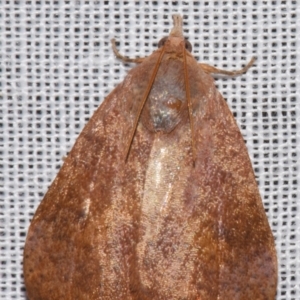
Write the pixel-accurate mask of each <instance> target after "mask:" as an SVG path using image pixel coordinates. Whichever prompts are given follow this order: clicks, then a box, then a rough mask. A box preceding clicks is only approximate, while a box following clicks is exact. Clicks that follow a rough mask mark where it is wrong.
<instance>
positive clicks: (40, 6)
mask: <svg viewBox="0 0 300 300" xmlns="http://www.w3.org/2000/svg"><path fill="white" fill-rule="evenodd" d="M299 9H300V2H299V1H296V0H295V1H290V0H289V1H282V0H272V1H262V0H257V1H254V0H253V1H250V0H245V1H223V0H222V1H221V0H220V1H219V0H215V1H204V0H203V1H142V0H141V1H138V0H137V1H96V0H95V1H83V0H78V1H73V0H53V1H50V0H49V1H46V0H40V1H25V0H16V1H10V0H7V1H4V0H0V14H1V17H0V35H1V40H0V41H1V48H0V56H1V60H0V61H1V75H0V76H1V79H0V84H1V92H0V97H1V101H0V114H1V127H0V132H1V135H0V153H1V156H0V158H1V163H0V172H1V174H0V176H1V177H0V179H1V184H0V187H1V190H0V247H1V248H0V275H1V276H0V278H1V279H0V299H1V300H2V299H25V287H24V283H23V276H22V251H23V247H24V241H25V236H26V232H27V229H28V226H29V223H30V220H31V218H32V216H33V214H34V212H35V210H36V208H37V206H38V204H39V202H40V201H41V199H42V197H43V194H44V193H45V192H46V191H47V188H48V187H49V185H50V183H51V181H52V180H53V179H54V177H55V175H56V173H57V172H58V170H59V168H60V166H61V164H62V159H63V157H64V155H66V153H67V152H68V151H69V150H70V149H71V147H72V145H73V144H74V141H75V139H76V137H77V136H78V134H79V132H80V131H81V129H82V128H83V126H84V125H85V123H86V122H87V121H88V119H89V117H90V116H91V114H92V113H93V111H94V110H95V109H96V107H97V106H98V105H99V104H100V103H101V101H102V100H103V99H104V97H105V95H107V94H108V93H109V92H110V91H111V90H112V89H113V88H114V86H115V85H116V84H117V83H119V82H120V81H122V79H123V78H124V76H125V74H126V72H127V71H128V70H129V69H130V68H131V67H132V65H130V64H123V63H122V62H120V61H118V60H117V59H116V58H115V57H114V55H113V52H112V50H111V45H110V39H111V38H113V37H115V38H116V39H117V41H118V42H119V46H118V47H119V49H120V51H121V52H122V53H123V54H125V55H127V56H130V57H136V56H145V55H148V54H150V53H151V52H152V51H153V50H154V49H156V45H157V42H158V41H159V40H160V38H161V37H163V36H165V35H167V33H168V32H169V29H170V27H171V25H172V19H171V15H172V14H173V13H180V14H182V15H184V16H185V18H184V30H185V35H186V36H187V37H188V38H189V41H190V42H191V43H192V45H193V54H194V55H195V57H196V58H197V59H198V60H199V61H202V62H206V63H210V64H212V65H215V66H218V67H220V68H225V69H229V70H231V69H237V68H240V67H241V66H242V65H244V64H245V63H246V62H247V61H249V59H250V58H251V57H252V56H253V55H255V56H256V57H257V62H256V64H255V66H254V67H252V68H251V70H250V71H248V73H247V74H244V75H243V76H240V77H237V78H219V79H217V81H216V83H217V86H218V89H219V90H220V91H221V92H222V94H223V95H224V97H225V98H226V99H227V102H228V103H229V105H230V107H231V109H232V111H233V112H234V115H235V117H236V119H237V121H238V124H239V125H240V128H241V130H242V133H243V136H244V138H245V140H246V141H247V147H248V149H249V153H250V158H251V160H252V163H253V167H254V170H255V174H256V176H257V181H258V183H259V188H260V191H261V195H262V197H263V201H264V205H265V209H266V212H267V215H268V218H269V222H270V224H271V227H272V230H273V233H274V236H275V239H276V246H277V251H278V260H279V283H278V295H277V299H282V300H290V299H300V255H299V254H300V215H299V211H300V202H299V199H300V191H299V186H300V178H299V176H300V175H299V174H300V173H299V164H298V163H297V160H299V157H300V135H299V132H300V130H299V128H300V104H299V103H300V99H299V97H298V99H297V96H296V95H297V92H298V94H299V78H300V65H299V64H297V63H296V62H297V60H298V59H299V58H300V56H299V54H300V53H299V49H300V38H299V29H300V28H299V26H300V21H299V20H300V10H299ZM297 34H298V35H297Z"/></svg>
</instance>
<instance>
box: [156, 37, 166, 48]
mask: <svg viewBox="0 0 300 300" xmlns="http://www.w3.org/2000/svg"><path fill="white" fill-rule="evenodd" d="M167 39H168V37H167V36H165V37H164V38H162V39H161V40H160V41H159V42H158V48H161V47H162V46H163V45H164V44H165V42H166V41H167Z"/></svg>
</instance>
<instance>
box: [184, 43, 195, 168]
mask: <svg viewBox="0 0 300 300" xmlns="http://www.w3.org/2000/svg"><path fill="white" fill-rule="evenodd" d="M186 56H187V55H186V49H185V44H183V71H184V85H185V95H186V99H187V104H188V110H189V118H190V128H191V139H192V153H193V167H195V163H196V146H195V140H194V137H195V134H194V131H195V130H194V122H193V107H192V101H191V94H190V83H189V77H188V68H187V61H186Z"/></svg>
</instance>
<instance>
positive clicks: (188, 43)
mask: <svg viewBox="0 0 300 300" xmlns="http://www.w3.org/2000/svg"><path fill="white" fill-rule="evenodd" d="M168 39H169V37H168V36H165V37H163V38H162V39H161V40H160V41H159V42H158V45H157V46H158V48H161V47H162V46H163V45H164V44H165V43H166V41H167V40H168ZM184 41H185V49H186V50H188V51H189V52H192V49H193V47H192V44H191V43H190V42H189V41H188V40H187V38H184Z"/></svg>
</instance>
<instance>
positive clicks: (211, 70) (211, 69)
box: [199, 57, 256, 76]
mask: <svg viewBox="0 0 300 300" xmlns="http://www.w3.org/2000/svg"><path fill="white" fill-rule="evenodd" d="M255 60H256V58H255V57H252V58H251V60H250V61H249V62H248V64H247V65H246V66H245V67H244V68H242V69H240V70H235V71H226V70H221V69H218V68H215V67H213V66H210V65H208V64H202V63H200V64H199V65H200V67H201V68H202V69H203V70H204V71H205V72H206V73H210V74H223V75H228V76H237V75H242V74H244V73H246V72H247V71H248V69H249V68H250V67H251V66H252V65H253V64H254V62H255Z"/></svg>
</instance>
